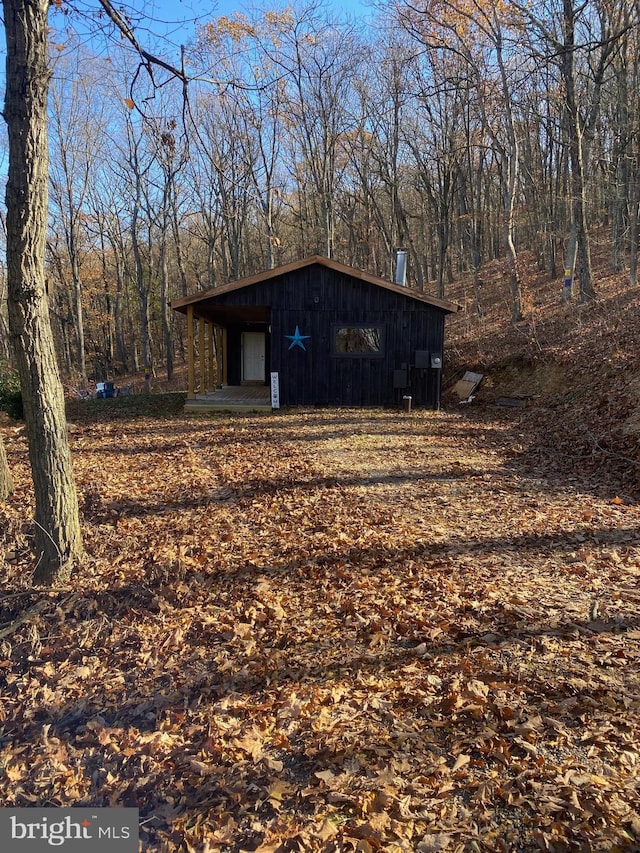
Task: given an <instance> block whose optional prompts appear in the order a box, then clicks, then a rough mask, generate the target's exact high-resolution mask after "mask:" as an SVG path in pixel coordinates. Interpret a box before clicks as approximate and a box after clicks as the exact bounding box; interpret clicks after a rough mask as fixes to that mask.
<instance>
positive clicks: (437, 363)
mask: <svg viewBox="0 0 640 853" xmlns="http://www.w3.org/2000/svg"><path fill="white" fill-rule="evenodd" d="M431 367H432V368H433V369H434V370H441V369H442V356H441V355H435V354H434V355H432V356H431Z"/></svg>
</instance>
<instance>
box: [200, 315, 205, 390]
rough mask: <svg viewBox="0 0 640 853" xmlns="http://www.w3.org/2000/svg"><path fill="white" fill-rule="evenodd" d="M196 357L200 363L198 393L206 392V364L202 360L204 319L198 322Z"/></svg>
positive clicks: (203, 359)
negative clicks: (197, 356)
mask: <svg viewBox="0 0 640 853" xmlns="http://www.w3.org/2000/svg"><path fill="white" fill-rule="evenodd" d="M198 355H199V361H200V393H201V394H206V391H207V363H206V361H205V358H204V317H200V320H199V322H198Z"/></svg>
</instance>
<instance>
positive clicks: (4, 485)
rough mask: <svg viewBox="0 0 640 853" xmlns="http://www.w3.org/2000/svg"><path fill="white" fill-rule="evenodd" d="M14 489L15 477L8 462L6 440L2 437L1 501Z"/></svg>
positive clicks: (0, 463)
mask: <svg viewBox="0 0 640 853" xmlns="http://www.w3.org/2000/svg"><path fill="white" fill-rule="evenodd" d="M12 491H13V479H12V477H11V471H10V470H9V463H8V462H7V454H6V451H5V449H4V442H3V441H2V439H0V501H5V500H6V499H7V498H8V497H9V495H10V494H11V492H12Z"/></svg>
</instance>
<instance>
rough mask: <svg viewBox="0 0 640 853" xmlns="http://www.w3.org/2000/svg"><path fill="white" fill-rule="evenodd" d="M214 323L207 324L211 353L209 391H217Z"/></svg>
mask: <svg viewBox="0 0 640 853" xmlns="http://www.w3.org/2000/svg"><path fill="white" fill-rule="evenodd" d="M213 329H214V325H213V323H208V324H207V330H208V333H209V334H208V336H207V347H208V350H207V352H208V355H209V372H208V381H207V391H215V390H216V382H215V378H214V374H213Z"/></svg>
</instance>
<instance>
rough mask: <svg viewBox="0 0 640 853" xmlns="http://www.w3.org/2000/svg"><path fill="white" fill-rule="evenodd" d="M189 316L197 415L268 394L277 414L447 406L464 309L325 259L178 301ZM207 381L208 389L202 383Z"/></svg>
mask: <svg viewBox="0 0 640 853" xmlns="http://www.w3.org/2000/svg"><path fill="white" fill-rule="evenodd" d="M171 305H172V308H174V309H175V310H176V311H179V312H181V313H183V314H186V316H187V332H188V334H187V338H188V359H189V379H188V384H189V387H188V393H187V408H189V407H194V408H195V407H198V408H200V407H203V406H206V404H207V403H208V402H210V403H211V404H212V406H213V405H215V401H216V399H222V397H223V396H224V389H230V388H238V389H242V388H244V389H247V388H254V389H259V388H262V389H263V391H262V395H263V399H264V400H265V403H266V404H267V405H268V406H269V407H273V408H277V407H278V406H280V405H283V406H298V405H304V406H311V405H319V406H324V405H338V406H395V405H401V404H402V401H403V398H408V397H411V398H412V401H413V405H414V406H419V407H425V408H431V409H436V408H438V407H439V403H440V389H441V377H442V363H443V357H444V327H445V317H446V316H447V314H450V313H453V312H455V311H457V310H458V306H457V305H455V304H453V303H451V302H448V301H445V300H443V299H437V298H434V297H432V296H428V295H426V294H425V293H421V292H419V291H416V290H412V289H410V288H408V287H406V286H404V285H402V284H399V283H396V282H392V281H388V280H386V279H383V278H379V277H377V276H374V275H371V274H370V273H367V272H364V271H363V270H359V269H356V268H354V267H349V266H345V265H344V264H340V263H337V262H336V261H333V260H330V259H328V258H325V257H322V256H320V255H315V256H313V257H310V258H305V259H304V260H300V261H296V262H294V263H291V264H287V265H286V266H281V267H277V268H275V269H270V270H268V271H266V272H263V273H260V274H258V275H253V276H250V277H248V278H244V279H240V280H238V281H233V282H230V283H229V284H225V285H222V286H221V287H216V288H215V289H213V290H208V291H206V292H201V293H197V294H194V295H191V296H186V297H183V298H180V299H175V300H173V302H172V303H171ZM197 373H199V381H196V374H197Z"/></svg>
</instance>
